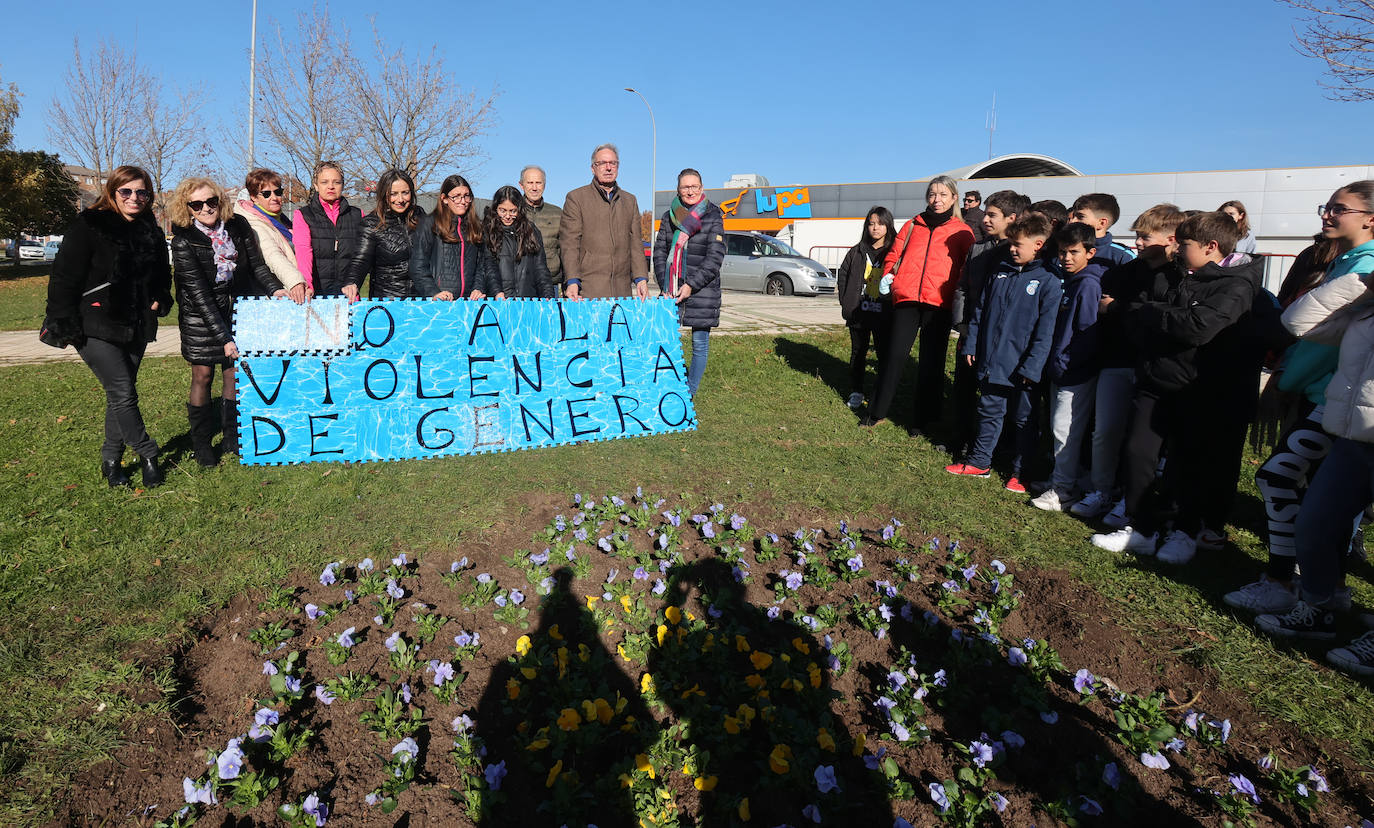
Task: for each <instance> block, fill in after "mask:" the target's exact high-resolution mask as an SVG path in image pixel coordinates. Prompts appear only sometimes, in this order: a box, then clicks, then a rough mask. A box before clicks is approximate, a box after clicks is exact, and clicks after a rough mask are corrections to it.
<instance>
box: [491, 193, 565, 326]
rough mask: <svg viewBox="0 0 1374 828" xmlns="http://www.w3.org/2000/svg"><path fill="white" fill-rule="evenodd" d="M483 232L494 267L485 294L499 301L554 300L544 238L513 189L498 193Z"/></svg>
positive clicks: (521, 196) (493, 200) (492, 201)
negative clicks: (522, 299)
mask: <svg viewBox="0 0 1374 828" xmlns="http://www.w3.org/2000/svg"><path fill="white" fill-rule="evenodd" d="M484 223H485V227H484V228H483V232H484V233H485V234H486V237H487V253H488V254H489V255H490V256H491V261H492V265H493V266H492V267H491V268H490V270H489V271H488V273H487V278H488V280H489V281H488V283H487V286H486V287H485V288H484V291H483V292H485V293H486V294H487V295H488V296H495V297H496V298H497V299H507V298H509V299H521V298H524V299H552V298H553V297H554V291H553V279H552V278H551V277H550V276H549V265H548V262H547V261H545V259H544V238H543V236H541V235H540V234H539V228H537V227H535V226H534V222H532V221H530V219H529V216H527V215H526V214H525V197H524V196H523V195H521V194H520V191H519V190H517V189H515V188H514V187H511V186H509V185H507V186H505V187H502V188H501V189H499V190H497V191H496V195H494V196H492V197H491V206H490V207H488V208H487V215H486V218H485V219H484Z"/></svg>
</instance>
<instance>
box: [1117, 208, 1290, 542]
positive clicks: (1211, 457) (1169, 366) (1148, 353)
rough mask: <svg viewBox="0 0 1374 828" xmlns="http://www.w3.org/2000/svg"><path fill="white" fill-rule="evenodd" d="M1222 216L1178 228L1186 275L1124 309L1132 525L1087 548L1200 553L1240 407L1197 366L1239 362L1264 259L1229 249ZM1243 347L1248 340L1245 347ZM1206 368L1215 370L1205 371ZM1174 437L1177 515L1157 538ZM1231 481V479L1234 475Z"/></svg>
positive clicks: (1229, 232) (1229, 227) (1234, 231)
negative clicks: (1135, 346)
mask: <svg viewBox="0 0 1374 828" xmlns="http://www.w3.org/2000/svg"><path fill="white" fill-rule="evenodd" d="M1229 218H1230V217H1229V216H1227V215H1226V214H1225V213H1200V214H1198V215H1195V216H1193V217H1192V218H1189V219H1187V220H1186V221H1184V222H1183V223H1182V224H1180V225H1179V226H1178V229H1177V230H1176V231H1175V234H1174V235H1175V237H1176V238H1177V240H1178V244H1179V256H1180V260H1181V264H1182V265H1183V267H1184V268H1185V269H1187V270H1188V271H1189V273H1188V275H1187V276H1185V277H1184V278H1183V279H1181V280H1180V281H1179V282H1178V283H1177V284H1176V285H1175V286H1174V287H1173V288H1171V289H1170V290H1169V292H1168V295H1167V297H1166V299H1165V301H1162V302H1143V303H1140V304H1139V305H1138V306H1136V307H1134V308H1132V309H1130V310H1129V311H1127V315H1126V318H1125V319H1124V322H1125V329H1126V333H1127V336H1128V337H1129V338H1130V339H1131V340H1132V341H1134V342H1136V343H1139V345H1140V352H1139V362H1138V368H1137V371H1136V375H1137V389H1136V395H1135V400H1134V402H1133V418H1132V422H1131V431H1130V436H1129V437H1128V439H1127V445H1126V471H1125V481H1126V514H1127V515H1128V516H1129V521H1130V522H1129V523H1128V524H1127V525H1126V526H1125V527H1123V528H1121V529H1119V530H1117V531H1116V532H1112V533H1110V534H1099V535H1094V536H1093V545H1095V546H1098V547H1100V548H1103V549H1108V550H1112V551H1117V552H1120V551H1127V550H1128V551H1131V552H1134V553H1136V554H1138V555H1156V554H1157V555H1158V557H1159V559H1160V560H1161V561H1164V562H1165V563H1171V564H1185V563H1187V562H1188V561H1190V560H1192V559H1193V556H1194V555H1195V554H1196V553H1197V536H1198V534H1199V533H1200V532H1201V530H1202V525H1201V523H1202V511H1203V509H1204V508H1205V503H1206V497H1207V495H1206V494H1205V493H1206V492H1208V491H1210V490H1212V489H1214V488H1216V487H1217V486H1220V485H1225V483H1224V481H1225V480H1226V478H1227V474H1226V473H1223V472H1222V471H1221V470H1220V469H1219V468H1218V466H1219V465H1220V459H1221V457H1222V456H1223V455H1224V454H1226V451H1225V448H1224V447H1225V446H1226V445H1228V444H1229V442H1228V440H1227V439H1226V436H1227V433H1228V432H1229V429H1225V428H1224V427H1223V424H1224V422H1225V421H1226V420H1227V419H1234V417H1233V416H1232V412H1229V411H1224V410H1223V409H1228V408H1233V407H1235V406H1236V405H1238V404H1243V400H1237V399H1225V398H1223V397H1224V395H1218V394H1217V393H1215V389H1214V388H1210V387H1208V386H1209V385H1214V384H1215V383H1216V381H1217V377H1216V376H1215V375H1212V376H1210V377H1209V376H1207V375H1205V374H1204V372H1203V371H1202V370H1201V369H1202V367H1203V366H1207V365H1214V364H1216V362H1217V359H1218V358H1219V357H1220V358H1221V359H1222V360H1223V361H1230V362H1232V363H1233V364H1235V363H1237V362H1239V363H1243V362H1244V361H1245V360H1244V359H1242V358H1241V357H1240V356H1239V355H1238V354H1237V353H1235V352H1234V351H1232V350H1231V349H1232V348H1234V347H1235V344H1236V343H1238V342H1240V341H1242V340H1244V339H1248V337H1240V336H1238V335H1237V332H1236V330H1235V328H1234V326H1237V325H1238V324H1244V321H1245V320H1246V317H1248V315H1249V314H1250V312H1251V310H1252V308H1253V307H1254V303H1255V295H1256V293H1257V292H1258V291H1259V289H1260V280H1261V277H1262V276H1263V272H1264V263H1263V261H1262V260H1260V259H1252V258H1251V257H1249V256H1248V255H1246V254H1243V253H1241V254H1237V253H1235V252H1234V251H1235V245H1236V242H1237V241H1239V240H1240V231H1239V229H1238V228H1237V227H1236V223H1235V222H1234V221H1231V220H1229ZM1241 347H1242V349H1243V348H1244V346H1241ZM1207 373H1208V374H1210V373H1211V372H1210V371H1209V372H1207ZM1166 440H1169V441H1170V445H1171V451H1170V464H1171V465H1173V466H1174V468H1172V469H1170V475H1169V477H1170V479H1172V480H1177V481H1178V482H1179V483H1180V485H1179V487H1178V491H1177V492H1176V493H1175V494H1176V496H1177V498H1178V501H1179V515H1178V519H1177V520H1176V522H1175V524H1174V528H1173V530H1172V531H1170V532H1169V533H1168V535H1167V536H1166V537H1165V538H1164V542H1163V544H1159V531H1160V522H1159V511H1160V510H1159V509H1158V508H1157V507H1155V506H1154V505H1152V504H1149V503H1147V502H1146V498H1147V496H1148V494H1149V492H1150V489H1151V488H1152V486H1153V484H1154V480H1155V469H1156V467H1157V465H1158V461H1159V455H1160V449H1161V448H1162V447H1163V445H1164V442H1165V441H1166ZM1231 485H1232V486H1234V485H1235V483H1234V478H1232V483H1231Z"/></svg>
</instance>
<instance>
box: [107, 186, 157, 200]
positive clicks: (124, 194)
mask: <svg viewBox="0 0 1374 828" xmlns="http://www.w3.org/2000/svg"><path fill="white" fill-rule="evenodd" d="M115 192H116V193H117V194H118V195H119V197H120V198H136V199H138V200H139V201H147V200H148V199H150V198H152V197H153V194H152V193H150V192H148V191H147V190H134V189H130V188H128V187H120V188H119V189H118V190H115Z"/></svg>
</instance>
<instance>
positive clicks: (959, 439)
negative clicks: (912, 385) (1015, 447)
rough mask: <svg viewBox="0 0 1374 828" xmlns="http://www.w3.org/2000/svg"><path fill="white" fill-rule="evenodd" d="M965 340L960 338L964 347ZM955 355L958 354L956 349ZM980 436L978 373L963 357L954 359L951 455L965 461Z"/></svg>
mask: <svg viewBox="0 0 1374 828" xmlns="http://www.w3.org/2000/svg"><path fill="white" fill-rule="evenodd" d="M963 341H964V338H963V337H960V338H959V343H960V346H961V347H962V344H963ZM955 353H958V350H957V349H956V351H955ZM977 435H978V371H977V369H976V368H974V367H973V366H972V365H969V364H968V363H966V362H965V361H964V360H963V358H962V357H958V356H956V357H955V358H954V441H953V444H952V445H951V446H950V453H951V454H952V455H953V457H954V460H955V462H961V461H963V460H964V459H965V458H966V457H967V455H968V452H969V449H971V448H972V447H973V440H974V438H975V437H977Z"/></svg>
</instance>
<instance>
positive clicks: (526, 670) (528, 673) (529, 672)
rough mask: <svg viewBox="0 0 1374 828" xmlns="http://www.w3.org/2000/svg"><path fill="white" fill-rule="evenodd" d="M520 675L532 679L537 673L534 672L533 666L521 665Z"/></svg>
mask: <svg viewBox="0 0 1374 828" xmlns="http://www.w3.org/2000/svg"><path fill="white" fill-rule="evenodd" d="M520 675H522V676H524V677H525V678H527V679H532V678H534V677H535V676H537V675H539V674H538V673H537V672H535V669H534V668H533V667H521V668H520Z"/></svg>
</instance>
